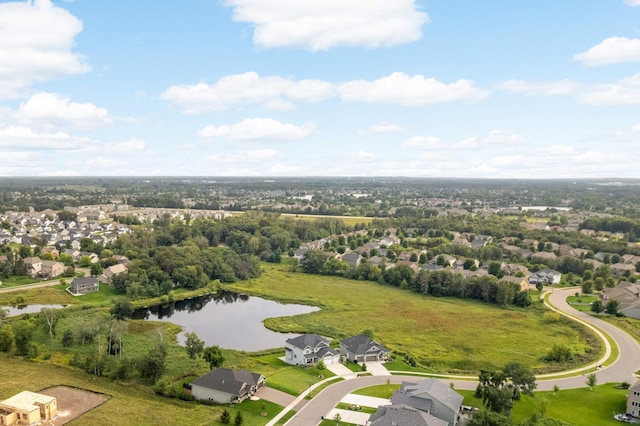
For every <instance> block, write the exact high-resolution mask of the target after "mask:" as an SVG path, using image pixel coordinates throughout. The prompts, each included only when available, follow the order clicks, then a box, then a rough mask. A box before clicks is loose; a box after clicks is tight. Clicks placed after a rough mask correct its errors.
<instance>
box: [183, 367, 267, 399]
mask: <svg viewBox="0 0 640 426" xmlns="http://www.w3.org/2000/svg"><path fill="white" fill-rule="evenodd" d="M262 380H264V376H263V375H261V374H257V373H252V372H250V371H247V370H231V369H229V368H224V367H220V368H216V369H215V370H211V371H210V372H208V373H207V374H205V375H204V376H201V377H198V378H197V379H195V380H194V381H193V382H191V384H192V385H198V386H202V387H205V388H209V389H214V390H218V391H221V392H226V393H229V394H232V395H239V394H241V393H242V392H241V391H242V390H243V389H245V388H246V387H247V386H256V385H257V384H258V383H259V382H260V381H262Z"/></svg>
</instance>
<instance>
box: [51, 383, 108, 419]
mask: <svg viewBox="0 0 640 426" xmlns="http://www.w3.org/2000/svg"><path fill="white" fill-rule="evenodd" d="M39 393H42V394H44V395H49V396H53V397H55V398H56V400H57V405H58V416H57V417H56V418H55V419H53V420H51V421H49V422H47V423H44V424H45V425H47V426H61V425H64V424H67V423H68V422H70V421H71V420H74V419H77V418H78V417H80V416H81V415H83V414H84V413H86V412H87V411H90V410H93V409H94V408H96V407H98V406H99V405H101V404H102V403H103V402H105V401H107V400H109V399H110V398H111V397H110V396H109V395H105V394H102V393H96V392H91V391H88V390H84V389H78V388H72V387H68V386H54V387H51V388H47V389H43V390H41V391H40V392H39Z"/></svg>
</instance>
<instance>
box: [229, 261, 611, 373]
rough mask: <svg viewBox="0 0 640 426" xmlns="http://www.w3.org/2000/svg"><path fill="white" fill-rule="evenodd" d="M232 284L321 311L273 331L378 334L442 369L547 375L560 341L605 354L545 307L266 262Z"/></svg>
mask: <svg viewBox="0 0 640 426" xmlns="http://www.w3.org/2000/svg"><path fill="white" fill-rule="evenodd" d="M225 287H226V288H228V289H230V290H236V291H240V292H244V293H248V294H253V295H258V296H264V297H267V298H271V299H276V300H280V301H286V302H296V303H304V304H309V305H315V306H320V307H321V308H322V309H321V310H320V311H316V312H313V313H310V314H305V315H296V316H290V317H280V318H268V319H267V320H265V325H266V326H267V327H268V328H270V329H272V330H276V331H281V332H294V333H304V332H309V333H317V334H320V335H324V336H328V337H332V338H336V339H340V338H344V337H347V336H350V335H354V334H359V333H362V332H363V331H364V330H366V329H373V330H374V333H375V336H374V337H375V339H376V340H378V341H379V342H381V343H382V344H384V345H385V346H387V347H389V348H390V349H391V350H392V351H393V352H394V353H395V354H401V355H404V354H411V355H412V356H413V357H414V358H415V359H416V360H417V361H418V364H419V365H420V366H421V367H423V368H427V369H429V370H431V371H436V372H450V373H476V372H477V371H479V370H480V369H481V368H497V367H499V366H502V365H504V364H506V363H507V362H509V361H512V360H513V359H518V360H519V361H521V362H524V363H526V364H528V365H530V366H532V367H533V368H534V369H535V371H536V373H544V372H550V371H552V369H553V368H554V366H549V365H547V364H546V363H545V362H544V361H543V360H542V358H543V356H544V355H545V354H546V353H547V352H548V351H549V349H551V347H553V345H554V343H560V344H567V345H569V346H571V347H575V348H581V349H582V350H583V352H584V353H583V356H582V357H580V359H579V360H578V363H579V364H582V363H586V362H589V361H593V360H595V359H596V358H597V357H598V356H599V355H600V354H601V353H602V351H603V348H602V344H601V343H600V342H599V341H598V339H597V338H596V337H595V335H594V334H593V333H591V332H590V331H589V330H587V329H586V328H584V327H582V326H579V325H574V324H573V323H572V322H571V321H570V320H567V319H563V318H559V319H557V320H555V319H554V320H553V321H547V320H544V318H543V314H544V313H545V312H547V309H546V308H545V307H544V306H542V304H535V303H534V304H532V305H531V307H530V308H529V309H520V308H500V307H497V306H493V305H488V304H483V303H481V302H477V301H470V300H460V299H453V298H434V297H427V296H422V295H418V294H414V293H411V292H409V291H406V290H401V289H398V288H393V287H389V286H385V285H380V284H377V283H372V282H364V281H355V280H347V279H342V278H336V277H327V276H318V275H310V274H302V273H296V272H291V270H290V269H289V268H287V267H286V266H283V265H271V264H264V265H263V274H262V276H261V277H260V278H257V279H253V280H249V281H244V282H238V283H235V284H233V285H228V286H225ZM564 367H567V366H564ZM556 368H560V367H556Z"/></svg>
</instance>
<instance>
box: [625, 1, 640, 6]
mask: <svg viewBox="0 0 640 426" xmlns="http://www.w3.org/2000/svg"><path fill="white" fill-rule="evenodd" d="M624 2H625V3H626V4H628V5H629V6H640V0H624Z"/></svg>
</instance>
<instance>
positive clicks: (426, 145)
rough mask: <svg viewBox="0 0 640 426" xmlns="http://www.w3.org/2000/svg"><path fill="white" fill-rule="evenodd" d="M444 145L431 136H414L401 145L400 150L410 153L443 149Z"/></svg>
mask: <svg viewBox="0 0 640 426" xmlns="http://www.w3.org/2000/svg"><path fill="white" fill-rule="evenodd" d="M445 147H446V144H444V143H443V142H442V140H441V139H439V138H436V137H433V136H414V137H412V138H410V139H409V140H407V141H406V142H404V143H403V144H402V148H404V149H407V150H411V151H422V150H432V149H444V148H445Z"/></svg>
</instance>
